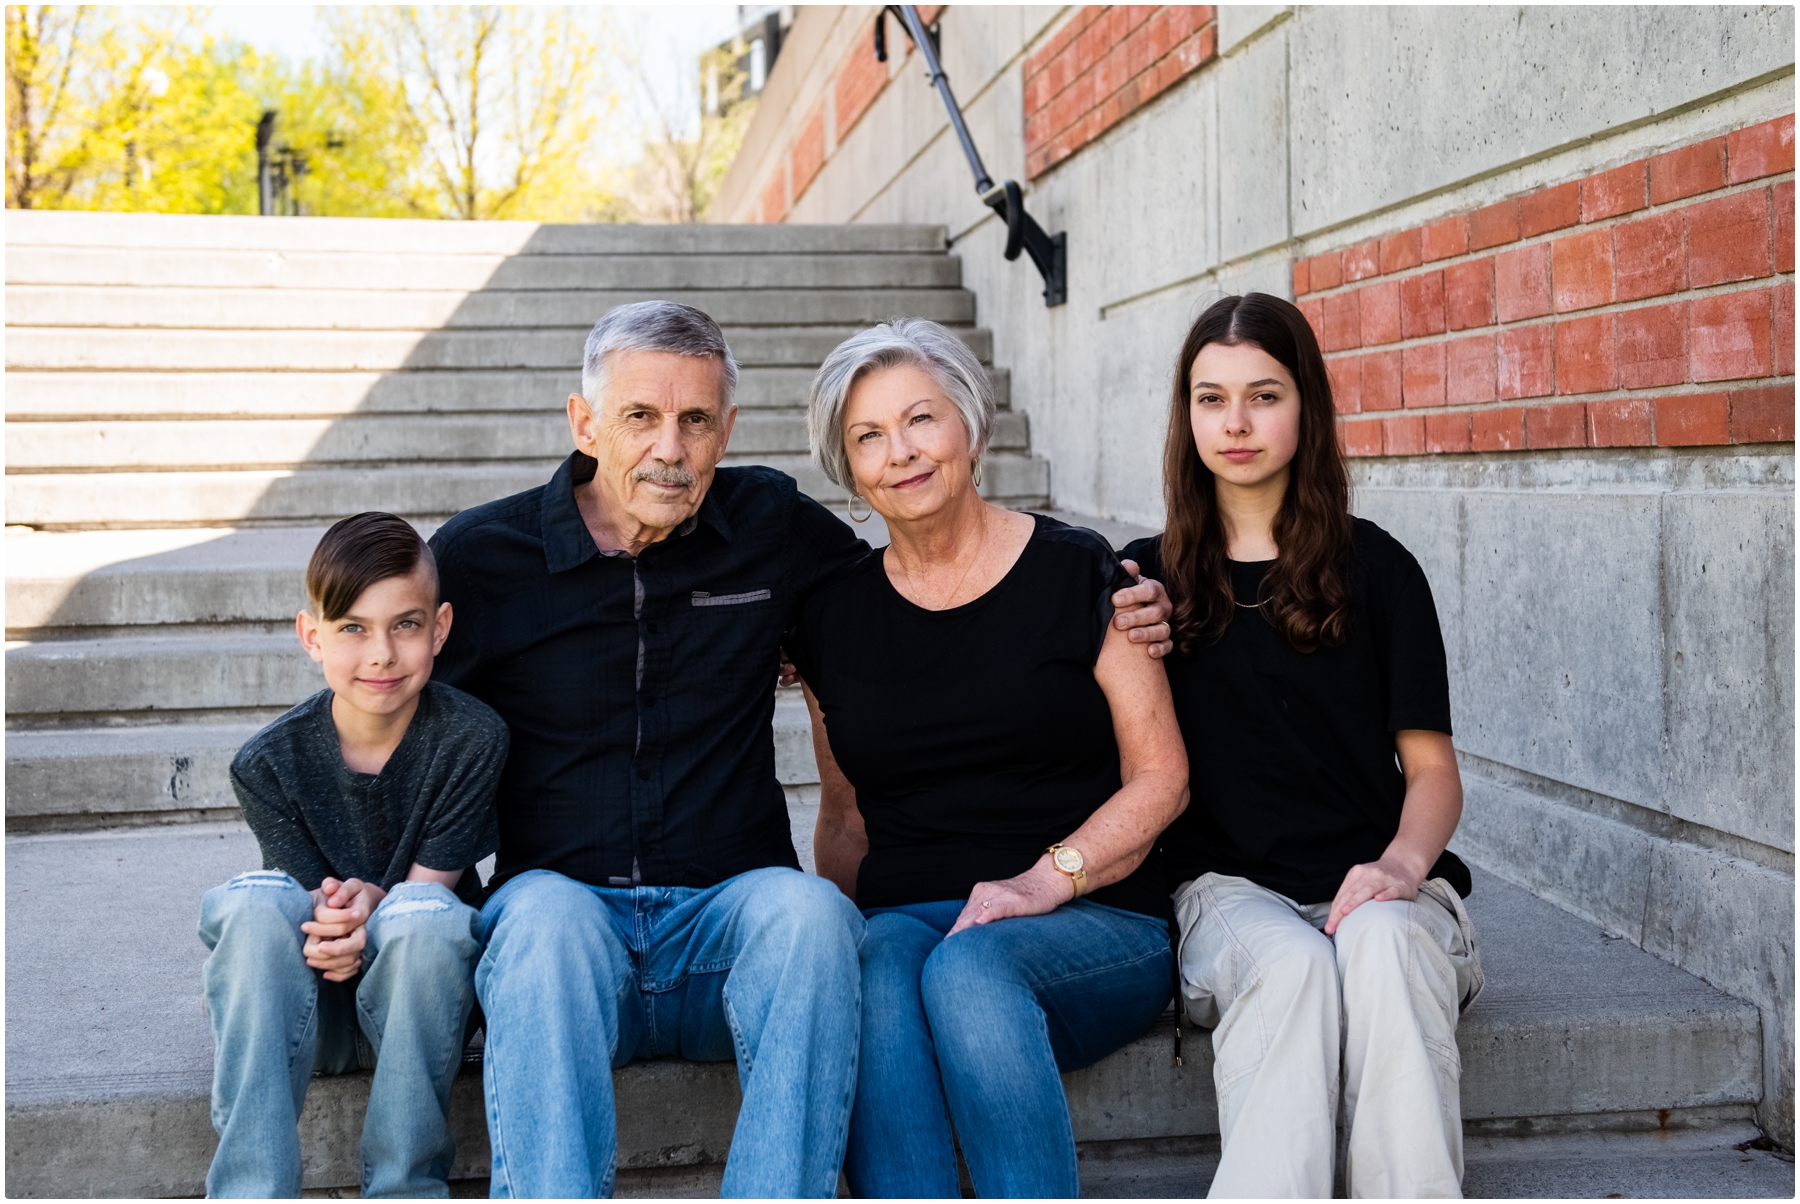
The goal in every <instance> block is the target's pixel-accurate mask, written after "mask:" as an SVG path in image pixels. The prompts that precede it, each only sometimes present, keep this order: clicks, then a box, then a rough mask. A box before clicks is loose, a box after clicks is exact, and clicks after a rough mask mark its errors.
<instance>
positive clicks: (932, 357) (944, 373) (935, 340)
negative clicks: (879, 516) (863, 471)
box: [806, 318, 994, 493]
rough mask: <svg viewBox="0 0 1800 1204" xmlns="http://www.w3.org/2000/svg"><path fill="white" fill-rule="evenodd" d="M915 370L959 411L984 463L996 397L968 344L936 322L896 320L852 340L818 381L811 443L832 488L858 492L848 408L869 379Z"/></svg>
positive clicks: (809, 419)
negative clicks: (848, 445)
mask: <svg viewBox="0 0 1800 1204" xmlns="http://www.w3.org/2000/svg"><path fill="white" fill-rule="evenodd" d="M902 364H910V365H912V366H913V367H916V368H918V369H920V370H921V371H923V372H924V373H925V374H926V375H927V376H929V377H931V379H932V381H933V382H934V383H936V385H937V387H938V388H939V389H942V390H943V392H944V396H945V397H948V398H949V399H950V404H952V405H954V406H955V407H956V412H957V415H958V416H959V417H960V418H961V419H962V423H963V427H964V429H965V430H967V431H968V432H969V446H970V453H971V455H973V456H975V457H977V458H979V457H980V455H981V454H982V453H983V452H984V451H986V450H987V445H988V440H989V439H990V438H991V437H992V436H993V433H994V392H993V389H992V388H990V387H989V385H988V376H987V372H986V370H985V369H983V368H982V366H981V361H980V360H978V359H976V358H975V353H974V352H973V351H970V350H969V346H968V344H967V343H964V342H963V341H962V340H961V339H959V338H957V337H956V335H954V334H953V333H951V332H950V331H948V330H946V329H944V327H942V326H939V325H938V324H937V323H936V322H931V321H927V320H926V319H924V318H894V319H893V320H891V321H888V322H883V323H882V324H881V325H879V326H871V327H869V329H867V330H864V331H861V332H859V333H857V334H853V335H851V336H850V337H849V338H847V339H845V340H844V341H843V342H842V343H839V344H838V345H837V349H836V350H835V351H833V352H832V353H831V354H830V355H829V356H827V357H826V358H825V362H824V363H823V364H821V365H820V366H819V371H818V374H817V375H816V376H814V377H813V384H812V397H811V399H810V400H809V402H808V403H807V414H806V427H807V441H808V443H809V444H810V445H811V447H812V456H813V461H814V463H816V464H818V466H819V467H820V468H821V469H822V470H824V473H825V475H826V476H827V477H829V478H830V479H831V482H832V484H834V485H837V486H839V487H840V488H842V489H846V490H849V491H850V492H852V493H854V492H856V485H855V483H854V478H853V477H852V476H851V473H850V456H849V454H848V453H847V452H845V450H844V406H845V404H846V403H848V401H849V400H850V390H851V389H852V388H853V387H854V386H855V385H856V382H857V381H858V380H860V379H861V378H862V377H863V376H864V375H865V374H866V373H869V372H874V371H878V370H881V369H884V368H897V367H899V366H901V365H902Z"/></svg>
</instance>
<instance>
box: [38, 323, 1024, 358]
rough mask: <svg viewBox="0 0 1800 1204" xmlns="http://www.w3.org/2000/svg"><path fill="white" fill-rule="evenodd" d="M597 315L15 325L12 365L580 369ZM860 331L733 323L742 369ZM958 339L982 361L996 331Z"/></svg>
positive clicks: (826, 347)
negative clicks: (393, 322) (407, 326)
mask: <svg viewBox="0 0 1800 1204" xmlns="http://www.w3.org/2000/svg"><path fill="white" fill-rule="evenodd" d="M599 316H600V315H599V313H597V312H596V313H593V314H588V315H580V314H571V315H568V316H567V317H566V318H565V321H569V322H570V323H571V324H570V325H568V326H565V327H561V328H557V329H537V330H514V331H500V330H454V331H426V332H416V331H322V330H320V331H314V330H265V331H257V332H256V333H255V334H253V335H246V334H244V333H241V332H236V331H223V330H154V331H151V330H70V329H65V328H61V327H42V326H9V327H8V328H7V331H6V368H7V371H8V372H12V371H14V370H25V371H31V370H52V371H65V372H68V371H101V372H107V371H127V370H131V369H139V370H143V371H156V372H174V371H186V372H220V371H230V372H252V371H268V372H291V371H295V370H296V369H300V370H303V371H309V372H398V371H401V370H403V369H415V370H426V369H436V370H444V369H456V370H465V369H501V368H512V369H534V368H561V369H571V368H572V369H575V370H576V371H579V370H580V367H581V349H582V344H583V343H584V341H585V340H586V339H587V334H588V330H589V329H590V328H591V326H592V319H596V318H598V317H599ZM859 329H862V327H859V326H854V325H852V326H786V327H784V326H766V327H750V326H738V327H728V328H726V330H725V337H726V339H727V340H728V341H729V342H730V344H731V350H732V354H733V355H735V356H736V357H737V359H738V361H739V363H742V364H746V365H751V366H756V367H762V366H770V367H806V368H817V367H818V365H820V364H821V363H823V362H824V361H825V357H826V356H828V355H830V354H831V352H832V350H833V349H834V348H835V347H836V346H837V345H838V344H839V343H841V342H843V341H844V340H845V339H847V338H849V337H850V336H851V335H852V334H855V333H856V332H857V331H858V330H859ZM957 333H958V334H959V335H961V336H962V338H963V341H964V342H966V343H968V344H969V346H970V348H971V349H972V350H973V351H974V352H975V354H976V355H977V356H979V357H980V358H981V361H982V362H983V363H988V362H990V360H991V359H992V356H993V336H992V334H991V333H990V332H989V331H986V330H980V329H972V328H968V327H962V328H960V329H958V331H957Z"/></svg>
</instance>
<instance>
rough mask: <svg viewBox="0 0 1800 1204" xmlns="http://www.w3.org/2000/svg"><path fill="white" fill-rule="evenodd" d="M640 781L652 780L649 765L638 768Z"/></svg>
mask: <svg viewBox="0 0 1800 1204" xmlns="http://www.w3.org/2000/svg"><path fill="white" fill-rule="evenodd" d="M638 780H639V781H640V782H648V781H649V780H650V768H649V766H647V765H640V766H638Z"/></svg>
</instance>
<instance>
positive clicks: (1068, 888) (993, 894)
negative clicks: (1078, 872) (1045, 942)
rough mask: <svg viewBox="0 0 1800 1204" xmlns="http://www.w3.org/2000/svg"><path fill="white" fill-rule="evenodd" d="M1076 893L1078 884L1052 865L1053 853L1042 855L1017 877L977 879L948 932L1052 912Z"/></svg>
mask: <svg viewBox="0 0 1800 1204" xmlns="http://www.w3.org/2000/svg"><path fill="white" fill-rule="evenodd" d="M1074 897H1075V884H1074V882H1073V881H1072V880H1071V879H1070V878H1069V876H1068V875H1067V874H1064V873H1060V872H1058V871H1057V870H1055V869H1053V868H1051V866H1050V858H1049V857H1040V858H1038V861H1037V864H1036V865H1034V866H1032V867H1031V868H1030V869H1028V870H1026V871H1025V872H1024V873H1023V874H1020V875H1018V876H1017V877H1013V878H1008V879H1006V880H1005V881H1003V882H977V883H976V884H975V889H974V890H972V891H970V892H969V901H968V902H967V903H965V904H963V909H962V914H961V915H959V916H957V917H956V926H955V927H953V928H951V929H950V932H949V934H948V935H950V936H955V935H956V934H957V933H959V932H961V931H962V930H963V929H965V928H973V927H974V926H975V925H977V924H991V923H993V922H994V921H995V920H1006V919H1011V918H1012V917H1013V916H1042V915H1049V914H1050V913H1051V912H1053V911H1055V910H1056V909H1057V908H1058V907H1061V906H1062V905H1063V904H1064V903H1067V902H1069V900H1071V899H1073V898H1074Z"/></svg>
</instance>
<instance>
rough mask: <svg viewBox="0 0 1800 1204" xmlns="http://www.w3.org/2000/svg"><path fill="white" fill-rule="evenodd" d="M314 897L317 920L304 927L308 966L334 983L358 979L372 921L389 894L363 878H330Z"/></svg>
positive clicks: (314, 912)
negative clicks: (341, 879) (323, 973)
mask: <svg viewBox="0 0 1800 1204" xmlns="http://www.w3.org/2000/svg"><path fill="white" fill-rule="evenodd" d="M312 897H313V918H312V919H310V920H308V921H307V922H306V923H304V924H302V925H300V931H301V932H304V933H306V944H305V946H304V952H305V954H306V964H307V965H309V966H311V967H312V968H313V969H315V970H323V971H324V972H325V977H326V978H328V979H330V980H331V981H332V982H345V981H347V980H349V979H352V978H355V977H356V975H357V974H358V973H359V972H360V971H361V970H362V955H363V947H364V945H365V943H366V942H367V938H368V923H369V917H370V916H372V915H374V914H375V909H376V908H377V907H379V906H381V901H382V900H383V899H385V898H387V892H386V891H384V890H382V889H381V888H380V887H379V886H376V885H375V884H374V883H373V882H364V881H363V880H362V879H361V878H346V879H344V880H343V881H339V880H338V879H336V878H327V879H325V881H323V882H321V883H320V884H319V889H318V890H315V891H313V892H312Z"/></svg>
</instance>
